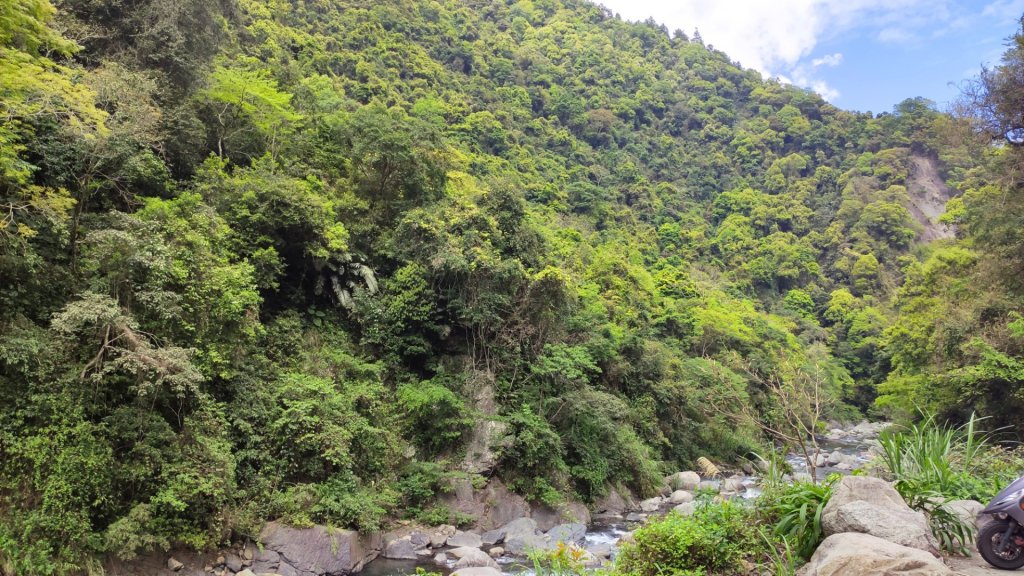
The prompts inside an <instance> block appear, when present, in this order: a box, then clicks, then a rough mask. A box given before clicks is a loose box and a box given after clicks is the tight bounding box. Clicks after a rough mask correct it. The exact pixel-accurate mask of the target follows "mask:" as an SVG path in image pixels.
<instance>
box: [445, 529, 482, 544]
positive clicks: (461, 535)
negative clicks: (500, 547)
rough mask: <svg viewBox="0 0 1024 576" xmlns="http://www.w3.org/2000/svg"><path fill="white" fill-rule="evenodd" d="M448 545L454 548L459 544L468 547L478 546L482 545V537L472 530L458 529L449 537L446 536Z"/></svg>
mask: <svg viewBox="0 0 1024 576" xmlns="http://www.w3.org/2000/svg"><path fill="white" fill-rule="evenodd" d="M448 545H449V546H453V547H455V548H459V547H461V546H469V547H470V548H480V547H481V546H483V545H484V542H483V539H482V538H481V537H480V535H479V534H476V533H474V532H463V531H461V530H460V531H458V532H456V533H455V534H454V535H452V536H451V537H450V538H448Z"/></svg>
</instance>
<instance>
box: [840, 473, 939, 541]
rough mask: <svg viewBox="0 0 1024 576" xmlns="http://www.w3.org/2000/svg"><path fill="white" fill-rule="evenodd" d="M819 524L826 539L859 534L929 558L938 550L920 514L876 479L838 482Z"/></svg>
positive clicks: (865, 477) (926, 520)
mask: <svg viewBox="0 0 1024 576" xmlns="http://www.w3.org/2000/svg"><path fill="white" fill-rule="evenodd" d="M821 524H822V528H823V529H824V532H825V534H826V535H827V536H832V535H834V534H842V533H845V532H859V533H863V534H870V535H872V536H876V537H878V538H881V539H882V540H887V541H889V542H892V543H894V544H899V545H901V546H909V547H911V548H917V549H919V550H924V551H926V552H931V553H933V554H937V553H938V549H939V546H938V541H937V540H935V537H934V536H932V532H931V529H930V528H929V526H928V519H927V518H926V517H925V515H924V513H922V512H917V511H915V510H912V509H911V508H910V507H909V506H907V504H906V503H905V502H904V501H903V498H902V497H900V495H899V492H896V489H895V488H893V487H892V486H890V485H889V483H888V482H886V481H884V480H881V479H879V478H871V477H869V476H846V477H844V478H843V479H842V480H840V481H839V484H837V485H836V487H835V489H834V490H833V492H832V497H831V498H830V499H829V501H828V503H827V504H826V505H825V509H824V511H823V512H822V515H821Z"/></svg>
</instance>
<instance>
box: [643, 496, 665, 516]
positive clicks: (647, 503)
mask: <svg viewBox="0 0 1024 576" xmlns="http://www.w3.org/2000/svg"><path fill="white" fill-rule="evenodd" d="M664 502H665V499H664V498H662V497H661V496H655V497H654V498H648V499H647V500H644V501H643V502H641V503H640V510H642V511H644V512H657V511H658V508H661V505H662V504H663V503H664Z"/></svg>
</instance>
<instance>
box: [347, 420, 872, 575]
mask: <svg viewBox="0 0 1024 576" xmlns="http://www.w3.org/2000/svg"><path fill="white" fill-rule="evenodd" d="M818 446H819V448H820V449H821V451H822V453H823V454H826V455H828V454H831V453H832V452H833V451H835V450H838V451H839V452H841V453H842V454H846V455H852V456H855V457H856V459H857V466H860V465H862V464H864V463H866V462H867V461H868V459H869V458H868V456H867V451H868V449H869V448H870V446H869V444H868V443H867V439H866V438H843V439H830V438H825V437H821V438H819V439H818ZM786 463H787V464H789V466H790V467H791V468H792V469H793V474H794V475H798V474H807V473H808V468H807V463H806V462H805V461H804V458H803V456H802V455H800V454H795V453H793V454H789V455H787V456H786ZM832 472H837V473H839V474H849V473H850V471H848V470H837V469H836V468H833V467H831V466H824V467H819V468H818V469H817V476H818V478H819V479H821V478H824V477H825V476H826V475H828V474H831V473H832ZM742 480H743V486H744V488H745V490H744V491H743V492H740V493H739V494H737V497H739V498H742V499H743V500H748V501H749V500H753V499H755V498H757V497H758V496H760V495H761V488H760V486H759V485H758V482H759V478H758V477H757V476H743V477H742ZM711 482H712V483H713V484H714V485H715V486H718V484H719V481H718V480H712V481H711ZM632 527H633V528H635V526H632ZM630 528H631V527H630V526H629V523H627V522H625V521H624V520H622V519H609V518H601V519H596V520H594V522H593V523H592V524H591V525H590V526H588V527H587V534H586V536H585V537H584V539H583V548H586V549H592V548H595V547H599V546H608V547H610V548H611V552H612V558H613V559H614V558H615V553H616V545H617V544H618V541H619V538H621V537H622V535H623V534H626V533H627V532H629V531H630ZM438 551H439V550H435V551H434V553H436V552H438ZM454 565H455V562H454V561H453V560H450V561H449V563H448V565H445V566H441V565H438V564H435V563H434V562H433V560H432V559H431V557H430V556H428V557H425V558H423V559H421V560H389V559H386V558H378V559H376V560H374V561H373V562H370V563H369V564H367V565H366V567H365V568H363V571H362V572H360V576H409V575H413V574H415V573H416V569H417V568H421V569H423V570H424V571H426V572H435V573H440V574H442V575H443V576H448V575H449V574H450V573H451V572H452V571H453V570H454ZM498 565H499V566H500V567H501V570H502V572H505V573H506V574H519V575H522V576H533V575H534V574H535V572H534V570H533V567H532V566H531V565H530V561H529V560H527V559H525V558H512V557H508V556H504V557H502V558H499V559H498Z"/></svg>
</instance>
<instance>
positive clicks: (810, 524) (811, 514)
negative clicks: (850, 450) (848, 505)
mask: <svg viewBox="0 0 1024 576" xmlns="http://www.w3.org/2000/svg"><path fill="white" fill-rule="evenodd" d="M839 478H840V476H839V475H838V474H832V475H830V476H829V477H828V478H827V479H826V480H825V481H824V482H822V483H820V484H815V483H812V482H796V483H793V484H790V485H788V486H782V487H779V488H778V489H776V490H773V491H771V492H768V493H766V494H765V495H764V496H762V498H761V502H759V503H758V504H759V506H760V508H761V509H762V511H764V512H767V514H768V518H770V519H771V520H772V521H774V523H775V528H774V529H773V533H774V534H775V536H777V537H779V538H781V539H782V540H783V542H784V543H785V544H786V547H787V548H789V547H792V549H793V552H794V553H795V554H796V555H798V556H800V557H801V558H804V559H807V558H810V557H811V554H813V553H814V550H815V549H816V548H817V547H818V544H820V543H821V541H822V540H823V539H824V537H825V535H824V533H823V531H822V528H821V513H822V511H823V510H824V509H825V505H826V504H828V500H829V498H831V497H832V489H833V487H834V486H835V484H836V481H837V480H838V479H839Z"/></svg>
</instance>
